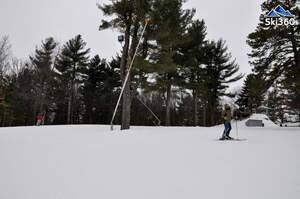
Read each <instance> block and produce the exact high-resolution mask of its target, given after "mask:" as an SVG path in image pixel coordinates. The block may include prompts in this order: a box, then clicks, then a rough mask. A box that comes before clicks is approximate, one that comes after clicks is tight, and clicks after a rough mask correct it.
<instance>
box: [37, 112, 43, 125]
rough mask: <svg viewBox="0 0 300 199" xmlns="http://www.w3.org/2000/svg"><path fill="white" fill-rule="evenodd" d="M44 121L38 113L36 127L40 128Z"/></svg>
mask: <svg viewBox="0 0 300 199" xmlns="http://www.w3.org/2000/svg"><path fill="white" fill-rule="evenodd" d="M42 119H43V116H42V115H41V114H40V113H38V114H37V115H36V125H37V126H40V125H41V123H42Z"/></svg>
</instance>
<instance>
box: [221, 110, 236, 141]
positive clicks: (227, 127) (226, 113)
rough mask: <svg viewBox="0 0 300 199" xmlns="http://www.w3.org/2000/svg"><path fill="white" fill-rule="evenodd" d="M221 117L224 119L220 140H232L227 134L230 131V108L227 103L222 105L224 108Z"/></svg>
mask: <svg viewBox="0 0 300 199" xmlns="http://www.w3.org/2000/svg"><path fill="white" fill-rule="evenodd" d="M222 118H223V119H224V127H225V129H224V132H223V135H222V137H221V138H220V140H232V139H233V138H232V137H230V136H229V133H230V131H231V123H230V122H231V108H230V106H229V105H228V104H225V105H224V110H223V111H222Z"/></svg>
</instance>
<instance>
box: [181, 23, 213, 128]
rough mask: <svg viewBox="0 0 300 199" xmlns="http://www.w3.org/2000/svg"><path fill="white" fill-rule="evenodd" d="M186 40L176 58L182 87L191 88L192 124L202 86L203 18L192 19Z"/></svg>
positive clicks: (197, 116)
mask: <svg viewBox="0 0 300 199" xmlns="http://www.w3.org/2000/svg"><path fill="white" fill-rule="evenodd" d="M186 37H187V38H188V41H187V42H185V43H184V44H183V45H182V46H181V48H180V55H178V56H177V60H178V61H179V62H181V64H180V65H181V67H180V77H181V78H182V85H181V86H182V87H184V88H187V89H191V90H192V96H193V112H194V114H193V116H194V117H193V120H194V126H197V125H198V124H199V122H198V118H199V115H198V103H199V97H200V95H202V90H203V89H202V87H203V75H204V74H203V72H204V70H203V68H202V67H203V65H202V64H203V62H204V50H205V45H206V43H207V41H206V40H205V37H206V26H205V23H204V21H203V20H201V21H200V20H196V21H193V23H192V25H191V27H189V28H188V33H187V35H186Z"/></svg>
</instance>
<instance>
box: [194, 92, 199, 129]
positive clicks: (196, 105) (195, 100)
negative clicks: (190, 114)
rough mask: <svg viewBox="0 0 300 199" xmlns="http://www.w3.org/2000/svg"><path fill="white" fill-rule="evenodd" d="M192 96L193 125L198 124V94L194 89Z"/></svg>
mask: <svg viewBox="0 0 300 199" xmlns="http://www.w3.org/2000/svg"><path fill="white" fill-rule="evenodd" d="M193 98H194V126H198V96H197V92H196V90H193Z"/></svg>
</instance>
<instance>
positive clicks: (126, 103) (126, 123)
mask: <svg viewBox="0 0 300 199" xmlns="http://www.w3.org/2000/svg"><path fill="white" fill-rule="evenodd" d="M130 27H131V23H130V24H128V25H127V28H126V32H125V45H124V48H123V50H125V51H124V52H123V55H122V59H123V62H122V60H121V72H122V71H123V72H122V74H123V76H121V78H122V82H123V84H124V83H126V85H125V88H124V92H123V96H122V97H123V100H122V103H123V104H122V123H121V130H126V129H129V128H130V119H131V103H132V91H131V77H130V75H131V74H129V76H128V79H127V82H125V78H126V75H127V73H128V72H130V71H129V67H130V64H131V61H132V59H133V58H134V57H133V56H134V53H135V51H136V48H137V45H138V30H139V21H138V19H136V20H135V21H134V23H133V28H134V29H133V34H132V39H131V46H130V49H129V43H130ZM125 55H126V56H125ZM127 55H129V57H128V59H127V62H125V61H124V60H125V59H126V58H127ZM123 56H124V57H123ZM122 66H126V67H125V68H123V67H122ZM122 69H123V70H122Z"/></svg>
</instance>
